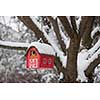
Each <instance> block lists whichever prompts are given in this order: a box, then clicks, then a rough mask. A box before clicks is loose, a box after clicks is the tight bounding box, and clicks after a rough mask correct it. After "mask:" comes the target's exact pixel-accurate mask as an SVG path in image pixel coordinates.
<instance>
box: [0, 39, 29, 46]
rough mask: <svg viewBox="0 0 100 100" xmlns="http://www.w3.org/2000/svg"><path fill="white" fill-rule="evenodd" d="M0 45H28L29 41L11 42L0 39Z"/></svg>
mask: <svg viewBox="0 0 100 100" xmlns="http://www.w3.org/2000/svg"><path fill="white" fill-rule="evenodd" d="M0 45H1V46H9V47H28V45H29V43H20V42H9V41H2V40H0Z"/></svg>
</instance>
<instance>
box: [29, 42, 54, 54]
mask: <svg viewBox="0 0 100 100" xmlns="http://www.w3.org/2000/svg"><path fill="white" fill-rule="evenodd" d="M31 47H35V48H36V49H37V50H38V52H39V53H40V54H48V55H54V56H55V52H54V49H53V48H52V47H51V46H50V45H48V44H45V43H40V42H32V43H31V44H30V45H29V46H28V49H29V48H31Z"/></svg>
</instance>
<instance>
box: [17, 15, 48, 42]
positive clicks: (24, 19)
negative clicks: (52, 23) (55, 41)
mask: <svg viewBox="0 0 100 100" xmlns="http://www.w3.org/2000/svg"><path fill="white" fill-rule="evenodd" d="M18 18H19V20H21V21H22V22H23V23H24V24H25V25H26V26H27V27H28V28H29V29H31V30H32V31H33V32H34V33H35V35H36V37H37V39H38V40H39V39H40V38H42V39H43V41H44V42H45V43H48V42H47V40H46V38H45V36H44V35H43V32H42V31H41V30H40V29H39V28H38V27H37V26H36V25H35V24H34V22H33V21H32V19H31V18H30V17H29V16H18Z"/></svg>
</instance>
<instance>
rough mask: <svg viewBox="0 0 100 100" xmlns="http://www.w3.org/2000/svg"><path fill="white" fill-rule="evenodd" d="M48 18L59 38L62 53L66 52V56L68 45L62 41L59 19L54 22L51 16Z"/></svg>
mask: <svg viewBox="0 0 100 100" xmlns="http://www.w3.org/2000/svg"><path fill="white" fill-rule="evenodd" d="M47 18H48V19H49V20H50V22H51V23H52V26H53V29H54V32H55V34H56V36H57V39H58V42H59V44H60V46H61V49H62V51H63V52H64V54H66V45H65V43H64V41H63V40H62V37H61V34H60V30H59V26H58V22H57V19H56V20H54V19H53V18H52V17H51V16H47Z"/></svg>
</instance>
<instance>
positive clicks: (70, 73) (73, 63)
mask: <svg viewBox="0 0 100 100" xmlns="http://www.w3.org/2000/svg"><path fill="white" fill-rule="evenodd" d="M58 18H59V19H60V21H61V23H62V25H63V26H64V28H65V31H66V33H67V34H68V35H69V37H70V45H69V48H68V55H67V65H66V72H65V73H64V74H65V82H70V83H71V82H76V78H77V54H78V50H79V47H80V37H79V36H78V34H77V31H76V22H75V18H74V17H71V23H72V28H71V26H70V24H69V22H68V20H67V18H66V17H64V16H58Z"/></svg>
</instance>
